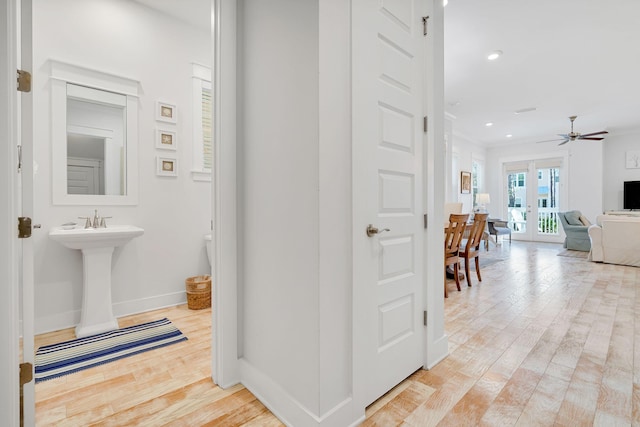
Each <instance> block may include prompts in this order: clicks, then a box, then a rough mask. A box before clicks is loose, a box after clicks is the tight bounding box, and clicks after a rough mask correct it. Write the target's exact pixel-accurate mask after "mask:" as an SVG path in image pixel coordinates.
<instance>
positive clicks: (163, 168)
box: [156, 156, 178, 176]
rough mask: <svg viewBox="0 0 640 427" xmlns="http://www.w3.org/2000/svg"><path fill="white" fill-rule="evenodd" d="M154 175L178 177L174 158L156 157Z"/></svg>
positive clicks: (176, 162) (176, 161) (176, 163)
mask: <svg viewBox="0 0 640 427" xmlns="http://www.w3.org/2000/svg"><path fill="white" fill-rule="evenodd" d="M156 175H159V176H178V160H177V159H176V158H175V157H164V156H158V157H156Z"/></svg>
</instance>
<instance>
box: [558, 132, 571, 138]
mask: <svg viewBox="0 0 640 427" xmlns="http://www.w3.org/2000/svg"><path fill="white" fill-rule="evenodd" d="M557 135H558V136H561V137H563V138H569V134H568V133H559V134H557Z"/></svg>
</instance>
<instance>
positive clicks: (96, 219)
mask: <svg viewBox="0 0 640 427" xmlns="http://www.w3.org/2000/svg"><path fill="white" fill-rule="evenodd" d="M91 226H92V227H93V228H98V227H100V217H99V216H98V209H95V210H94V214H93V224H92V225H91Z"/></svg>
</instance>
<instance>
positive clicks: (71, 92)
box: [49, 60, 139, 205]
mask: <svg viewBox="0 0 640 427" xmlns="http://www.w3.org/2000/svg"><path fill="white" fill-rule="evenodd" d="M49 62H50V66H51V74H50V77H51V80H50V83H51V109H52V110H51V132H52V135H51V141H52V147H51V148H52V150H51V161H52V165H51V167H52V193H53V203H54V204H56V205H135V204H137V203H138V182H137V181H138V90H139V82H138V81H136V80H131V79H128V78H125V77H119V76H116V75H113V74H108V73H103V72H100V71H96V70H90V69H87V68H83V67H79V66H76V65H71V64H67V63H63V62H58V61H54V60H50V61H49Z"/></svg>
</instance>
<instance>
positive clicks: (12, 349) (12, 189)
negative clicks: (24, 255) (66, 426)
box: [0, 0, 20, 426]
mask: <svg viewBox="0 0 640 427" xmlns="http://www.w3.org/2000/svg"><path fill="white" fill-rule="evenodd" d="M17 14H18V4H17V1H15V0H2V2H0V23H1V25H0V28H1V30H0V31H2V37H1V40H2V42H1V43H0V81H1V83H0V159H2V162H3V164H2V167H0V200H3V201H4V203H2V204H1V205H2V207H1V208H0V222H1V223H2V226H1V227H0V245H1V246H0V248H1V249H0V282H1V283H2V286H0V325H1V327H0V342H2V343H3V344H2V346H0V348H2V350H0V392H1V393H0V395H2V396H3V398H2V399H0V425H6V426H14V425H19V422H20V411H19V404H20V399H19V389H18V365H19V360H20V359H19V351H20V345H19V333H18V331H19V327H20V325H19V316H20V315H19V311H18V309H19V292H20V289H19V283H18V280H19V278H18V273H19V270H18V268H19V257H18V250H19V244H18V238H17V232H16V227H17V221H16V217H17V212H18V209H17V182H18V179H17V174H16V165H17V152H16V151H17V149H16V142H17V141H18V129H17V126H16V123H17V113H18V112H17V104H18V93H17V91H16V69H17V68H18V58H17V39H16V36H17V28H18V25H17V24H18V23H17Z"/></svg>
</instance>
